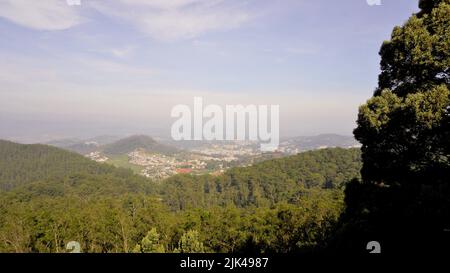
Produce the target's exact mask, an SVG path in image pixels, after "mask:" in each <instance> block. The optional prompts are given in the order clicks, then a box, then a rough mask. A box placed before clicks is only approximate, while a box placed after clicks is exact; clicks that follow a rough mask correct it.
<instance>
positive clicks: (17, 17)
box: [0, 0, 82, 30]
mask: <svg viewBox="0 0 450 273" xmlns="http://www.w3.org/2000/svg"><path fill="white" fill-rule="evenodd" d="M0 17H3V18H5V19H7V20H9V21H11V22H13V23H16V24H18V25H21V26H24V27H28V28H32V29H37V30H62V29H68V28H71V27H73V26H75V25H78V24H80V23H81V22H82V18H81V16H79V15H78V13H77V11H76V8H74V7H71V6H69V5H67V3H66V1H61V0H45V1H43V0H39V1H36V0H35V1H30V0H2V1H0Z"/></svg>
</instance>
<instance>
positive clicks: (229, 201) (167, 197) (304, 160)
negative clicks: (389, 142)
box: [161, 148, 361, 210]
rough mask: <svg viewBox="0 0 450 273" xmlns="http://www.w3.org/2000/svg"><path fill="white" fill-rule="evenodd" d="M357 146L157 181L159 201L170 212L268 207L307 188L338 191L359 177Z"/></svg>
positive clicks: (290, 200)
mask: <svg viewBox="0 0 450 273" xmlns="http://www.w3.org/2000/svg"><path fill="white" fill-rule="evenodd" d="M360 168H361V161H360V152H359V150H358V149H341V148H335V149H324V150H318V151H312V152H305V153H301V154H298V155H295V156H290V157H287V158H280V159H273V160H268V161H263V162H260V163H257V164H255V165H253V166H250V167H245V168H232V169H230V170H228V171H227V172H226V173H225V174H224V175H221V176H218V177H214V176H210V175H204V176H191V175H178V176H174V177H171V178H169V179H167V180H165V181H164V183H162V186H161V194H162V195H163V196H164V202H165V203H166V204H167V205H168V206H169V207H171V208H172V209H175V210H183V209H186V208H196V207H208V206H215V205H222V206H223V205H235V206H237V207H247V206H257V207H262V206H271V205H274V204H277V203H279V202H288V203H295V202H296V201H297V200H298V199H300V198H302V196H305V195H307V194H308V192H309V191H310V190H311V189H317V188H319V189H341V188H343V187H344V185H345V182H346V181H349V180H350V179H352V178H354V177H358V176H359V171H360Z"/></svg>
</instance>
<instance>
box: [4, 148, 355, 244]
mask: <svg viewBox="0 0 450 273" xmlns="http://www.w3.org/2000/svg"><path fill="white" fill-rule="evenodd" d="M0 150H1V151H2V154H1V157H0V164H1V165H2V166H5V167H2V169H1V176H0V177H1V180H0V182H1V183H2V185H8V187H4V188H3V192H2V193H1V196H0V199H1V200H0V204H1V205H0V251H2V252H65V251H66V249H65V245H66V244H67V242H69V241H78V242H80V244H81V247H82V250H83V251H85V252H136V251H137V252H152V251H153V252H204V251H206V252H241V251H253V252H266V253H267V252H292V251H306V250H311V249H314V248H317V247H318V246H319V244H320V243H321V242H322V241H324V238H325V236H326V234H327V233H328V232H329V230H330V229H331V228H332V226H333V223H335V222H336V221H337V219H338V216H339V214H340V212H341V210H342V207H343V188H344V185H345V181H348V180H350V178H352V177H355V176H358V173H359V170H360V167H361V162H360V152H359V150H358V149H348V150H347V149H339V148H337V149H324V150H319V151H312V152H306V153H302V154H298V155H295V156H291V157H287V158H281V159H274V160H269V161H264V162H261V163H258V164H255V165H254V166H251V167H246V168H233V169H230V170H229V171H227V172H226V173H224V174H223V175H221V176H211V175H203V176H193V175H178V176H174V177H172V178H169V179H167V180H165V181H162V182H158V183H157V182H152V181H150V180H148V179H145V178H143V177H140V176H137V175H134V174H133V173H132V172H131V171H129V170H125V169H120V168H115V167H112V166H109V165H107V164H101V163H96V162H93V161H91V160H89V159H87V158H84V157H82V156H80V155H77V154H74V153H71V152H67V151H64V150H60V149H58V148H53V147H49V146H45V145H21V144H15V143H12V142H7V141H2V142H1V143H0ZM51 162H53V164H50V163H51ZM24 177H25V178H26V179H23V178H24Z"/></svg>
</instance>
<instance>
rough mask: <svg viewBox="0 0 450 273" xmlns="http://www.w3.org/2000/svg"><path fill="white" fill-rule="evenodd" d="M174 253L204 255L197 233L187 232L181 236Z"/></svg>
mask: <svg viewBox="0 0 450 273" xmlns="http://www.w3.org/2000/svg"><path fill="white" fill-rule="evenodd" d="M174 252H176V253H204V252H205V248H204V247H203V243H202V242H201V241H200V238H199V234H198V231H196V230H189V231H188V232H186V233H184V234H183V236H181V239H180V241H179V242H178V247H177V248H176V249H175V251H174Z"/></svg>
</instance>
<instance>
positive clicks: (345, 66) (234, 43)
mask: <svg viewBox="0 0 450 273" xmlns="http://www.w3.org/2000/svg"><path fill="white" fill-rule="evenodd" d="M417 2H418V1H411V0H381V3H382V5H380V6H370V5H368V4H367V2H366V0H340V1H339V0H314V1H313V0H292V1H291V0H280V1H275V0H271V1H269V0H114V1H112V0H108V1H105V0H81V5H79V6H78V5H75V6H69V5H67V3H66V1H65V0H40V1H35V0H0V35H1V36H0V39H1V42H0V60H1V62H0V137H3V138H12V139H16V140H23V141H33V140H38V139H43V138H48V137H66V136H78V137H82V136H92V135H99V134H132V133H150V134H156V133H160V134H165V133H167V134H168V133H169V132H170V126H171V124H172V122H173V121H174V119H172V118H171V117H170V110H171V108H172V107H173V106H174V105H176V104H189V105H192V104H193V98H194V96H202V97H203V98H204V100H205V102H206V103H207V104H208V103H213V104H225V103H230V104H250V103H251V104H279V105H280V117H281V123H280V130H281V134H282V135H312V134H318V133H339V134H347V135H349V134H351V132H352V129H353V128H354V127H355V119H356V113H357V108H358V106H359V105H360V104H362V103H363V102H364V101H365V100H366V99H367V98H369V97H370V96H371V94H372V92H373V90H374V88H375V86H376V82H377V76H378V71H379V56H378V50H379V47H380V45H381V43H382V41H383V40H386V39H388V38H389V36H390V33H391V30H392V28H393V27H394V26H395V25H399V24H402V23H403V22H404V21H405V20H406V19H407V18H408V17H409V16H410V15H411V14H412V13H413V12H416V11H417V9H418V8H417Z"/></svg>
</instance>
